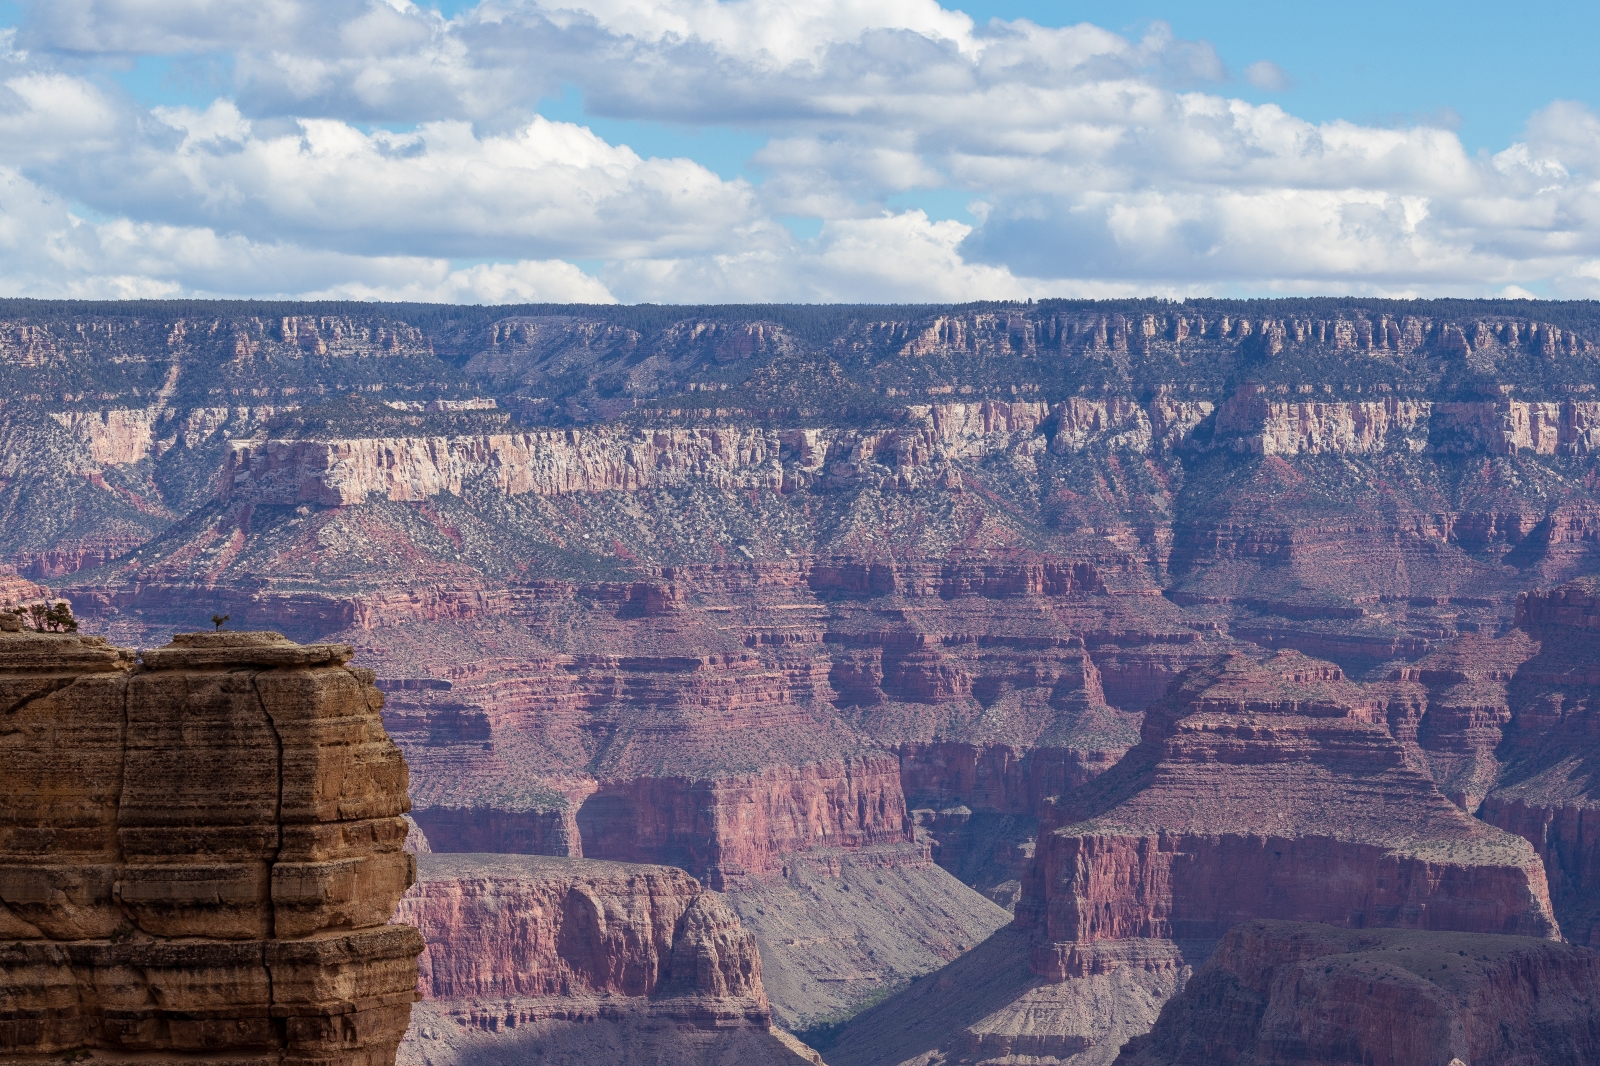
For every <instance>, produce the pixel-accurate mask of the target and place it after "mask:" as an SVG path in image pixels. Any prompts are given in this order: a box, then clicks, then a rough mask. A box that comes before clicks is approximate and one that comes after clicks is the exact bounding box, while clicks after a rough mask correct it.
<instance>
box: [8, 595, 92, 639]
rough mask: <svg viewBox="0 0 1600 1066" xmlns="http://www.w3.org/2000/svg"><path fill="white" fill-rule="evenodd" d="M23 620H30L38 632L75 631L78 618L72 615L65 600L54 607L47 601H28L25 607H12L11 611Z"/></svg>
mask: <svg viewBox="0 0 1600 1066" xmlns="http://www.w3.org/2000/svg"><path fill="white" fill-rule="evenodd" d="M10 613H12V614H14V615H19V616H21V618H22V619H23V621H25V622H32V623H33V628H34V629H36V630H38V631H39V632H40V633H76V632H77V631H78V620H77V619H76V618H73V617H72V608H71V606H69V605H68V604H67V602H66V601H65V600H62V601H60V602H58V603H57V604H56V605H55V606H54V607H52V606H50V605H49V604H48V603H30V604H28V605H27V606H26V607H13V608H12V609H11V612H10Z"/></svg>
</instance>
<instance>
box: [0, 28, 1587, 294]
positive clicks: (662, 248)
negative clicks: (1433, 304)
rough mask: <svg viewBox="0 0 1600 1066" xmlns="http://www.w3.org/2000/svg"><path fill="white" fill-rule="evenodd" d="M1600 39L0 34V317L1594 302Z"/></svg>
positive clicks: (1412, 34)
mask: <svg viewBox="0 0 1600 1066" xmlns="http://www.w3.org/2000/svg"><path fill="white" fill-rule="evenodd" d="M1597 39H1600V4H1594V3H1592V0H1591V2H1590V3H1588V4H1578V3H1565V2H1553V3H1540V4H1530V5H1509V4H1505V3H1493V4H1491V3H1485V2H1478V0H1461V2H1456V3H1450V4H1444V3H1407V2H1405V0H1399V2H1396V0H1390V2H1388V3H1382V4H1380V3H1377V2H1373V0H1343V2H1341V3H1338V4H1305V3H1278V2H1268V0H1238V2H1233V3H1226V4H1223V3H1195V2H1193V0H1189V2H1185V3H1174V2H1171V0H1085V2H1082V3H1068V2H1054V0H969V2H967V3H965V4H964V5H961V6H949V7H941V6H940V5H939V4H938V3H936V2H934V0H543V2H541V0H481V2H477V0H449V2H441V0H424V2H421V3H413V2H410V0H0V295H6V296H34V297H72V298H107V299H120V298H168V297H182V296H197V297H260V298H265V297H303V298H318V299H321V298H328V299H335V298H337V299H374V300H430V301H446V302H464V303H521V302H542V301H557V302H568V301H573V302H609V301H623V302H627V303H638V302H655V303H722V302H837V301H848V302H861V301H871V302H946V301H962V300H977V299H1029V298H1047V297H1096V298H1101V297H1118V296H1131V295H1153V296H1164V297H1170V298H1175V299H1176V298H1183V297H1186V296H1273V295H1302V294H1325V295H1369V296H1444V295H1451V296H1467V297H1478V296H1484V297H1486V296H1513V297H1530V296H1531V297H1538V298H1560V299H1572V298H1600V74H1597V73H1596V68H1595V67H1594V65H1593V61H1592V58H1591V56H1590V52H1591V51H1592V42H1593V41H1595V40H1597Z"/></svg>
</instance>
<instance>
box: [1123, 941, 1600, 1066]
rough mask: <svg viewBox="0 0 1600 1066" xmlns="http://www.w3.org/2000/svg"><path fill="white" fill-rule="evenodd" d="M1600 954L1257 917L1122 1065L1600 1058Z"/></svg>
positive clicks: (1407, 1065) (1376, 1064) (1427, 1065)
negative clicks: (1599, 1003)
mask: <svg viewBox="0 0 1600 1066" xmlns="http://www.w3.org/2000/svg"><path fill="white" fill-rule="evenodd" d="M1597 992H1600V956H1596V955H1595V954H1594V953H1593V952H1590V951H1586V950H1584V949H1582V948H1575V947H1570V946H1567V945H1563V944H1554V943H1551V942H1549V941H1545V940H1529V939H1525V938H1523V937H1506V936H1482V935H1472V934H1464V933H1420V932H1412V931H1400V930H1379V929H1364V930H1344V929H1333V928H1329V927H1328V926H1323V925H1311V924H1298V923H1291V922H1249V923H1246V924H1244V925H1241V926H1239V927H1237V928H1235V929H1233V930H1232V931H1231V932H1229V933H1228V935H1227V936H1226V937H1225V938H1224V939H1223V941H1222V943H1221V944H1220V945H1218V947H1217V950H1216V952H1215V954H1213V955H1212V957H1211V959H1210V961H1208V962H1207V963H1206V965H1205V966H1204V967H1202V968H1201V969H1200V970H1199V971H1198V972H1196V974H1195V975H1194V978H1193V979H1192V980H1191V981H1190V982H1189V984H1188V986H1187V987H1186V988H1185V989H1184V990H1183V993H1182V994H1181V995H1179V996H1178V997H1176V998H1175V999H1173V1000H1172V1001H1171V1002H1169V1003H1168V1004H1167V1005H1166V1007H1165V1008H1164V1009H1163V1010H1162V1012H1161V1017H1160V1019H1159V1020H1158V1021H1157V1022H1156V1024H1155V1028H1154V1029H1153V1030H1152V1031H1151V1032H1150V1034H1149V1035H1148V1036H1141V1037H1137V1038H1135V1039H1134V1040H1133V1041H1131V1042H1130V1043H1129V1044H1128V1045H1127V1046H1126V1047H1125V1048H1124V1049H1123V1051H1122V1054H1121V1055H1120V1056H1119V1057H1118V1058H1117V1060H1116V1061H1117V1063H1118V1064H1119V1066H1157V1064H1161V1066H1179V1064H1194V1066H1200V1064H1203V1063H1204V1064H1209V1063H1216V1062H1228V1063H1238V1064H1239V1066H1273V1064H1277V1063H1311V1064H1324V1063H1326V1064H1329V1066H1332V1064H1334V1063H1349V1062H1361V1063H1370V1064H1372V1066H1449V1064H1450V1063H1452V1062H1470V1063H1473V1064H1474V1066H1477V1064H1483V1066H1510V1064H1512V1063H1534V1062H1541V1063H1544V1062H1550V1063H1554V1062H1562V1063H1574V1064H1578V1063H1592V1062H1596V1061H1600V1010H1597V1007H1596V993H1597Z"/></svg>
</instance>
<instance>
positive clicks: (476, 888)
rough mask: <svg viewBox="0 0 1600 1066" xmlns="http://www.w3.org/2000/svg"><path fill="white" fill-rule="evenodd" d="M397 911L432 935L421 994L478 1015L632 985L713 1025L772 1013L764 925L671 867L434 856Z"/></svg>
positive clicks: (756, 1020)
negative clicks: (761, 944) (742, 916)
mask: <svg viewBox="0 0 1600 1066" xmlns="http://www.w3.org/2000/svg"><path fill="white" fill-rule="evenodd" d="M395 919H396V920H397V921H404V922H408V923H410V924H412V925H415V926H416V927H417V928H418V929H420V930H421V931H422V934H423V937H424V938H425V939H426V941H427V947H426V948H425V949H424V950H423V953H422V956H421V958H420V959H419V960H418V986H417V987H418V991H419V993H420V995H421V996H422V998H423V999H432V1000H455V1001H461V1006H462V1008H463V1009H465V1010H466V1011H468V1012H469V1015H470V1012H471V1011H473V1010H479V1009H481V1010H483V1011H484V1012H485V1017H487V1016H489V1014H491V1013H494V1012H497V1011H503V1009H504V1008H502V1007H500V1006H494V1007H490V1006H489V1005H488V1004H490V1003H491V1002H498V1001H509V1000H516V1001H525V1002H521V1003H520V1010H521V1013H522V1014H523V1015H524V1016H525V1017H524V1020H528V1019H532V1018H534V1017H539V1016H542V1017H551V1016H554V1015H556V1014H557V1012H560V1011H567V1010H576V1011H578V1012H579V1013H581V1012H582V1011H583V1010H584V1009H585V1008H584V1006H583V1004H584V1003H585V1002H586V1001H593V1000H596V999H601V998H606V997H624V998H627V999H631V1000H636V1001H638V1002H636V1003H635V1004H633V1005H632V1008H640V1009H652V1010H653V1013H656V1014H658V1015H662V1016H671V1017H674V1018H677V1019H679V1020H681V1021H683V1022H687V1023H690V1024H694V1025H699V1026H702V1027H727V1026H730V1025H742V1026H753V1027H757V1028H761V1029H765V1028H766V1027H767V1026H768V1025H769V1024H770V1023H771V1009H770V1008H769V1006H768V1004H767V999H766V993H765V992H764V991H763V990H762V987H761V959H760V956H759V955H758V953H757V952H756V946H755V938H754V936H752V935H751V934H749V933H747V932H745V931H744V930H742V929H741V928H740V925H739V919H738V917H737V916H736V915H735V914H734V913H733V912H732V911H731V910H730V909H728V907H727V906H725V905H724V904H723V903H722V902H721V901H720V900H719V899H718V898H717V897H716V896H714V895H712V894H710V893H707V892H705V891H703V890H702V889H701V888H700V886H699V884H697V883H696V882H695V880H694V879H693V878H691V877H690V876H689V875H688V874H686V873H684V872H683V871H682V870H679V869H674V868H672V867H665V866H636V865H628V864H623V863H612V862H596V861H593V860H588V859H557V858H548V857H543V856H526V855H516V856H510V855H505V856H489V855H437V854H436V855H424V856H420V857H419V859H418V880H417V884H416V885H414V886H413V887H412V888H411V890H410V891H409V892H407V893H406V895H405V897H404V898H403V899H402V900H401V902H400V905H399V907H398V909H397V910H396V912H395ZM474 1004H483V1006H482V1007H475V1006H474ZM613 1006H621V1004H614V1005H613ZM590 1009H593V1008H592V1006H591V1008H590ZM630 1009H631V1008H630ZM513 1024H515V1023H513Z"/></svg>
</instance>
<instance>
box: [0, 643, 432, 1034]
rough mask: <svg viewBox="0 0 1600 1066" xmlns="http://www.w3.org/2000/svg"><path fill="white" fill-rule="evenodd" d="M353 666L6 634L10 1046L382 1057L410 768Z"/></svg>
mask: <svg viewBox="0 0 1600 1066" xmlns="http://www.w3.org/2000/svg"><path fill="white" fill-rule="evenodd" d="M7 620H8V621H9V622H10V624H12V625H13V626H15V622H14V620H10V619H9V617H8V619H7ZM349 657H350V648H349V647H348V646H345V645H311V646H301V645H298V644H294V643H291V642H289V641H288V640H285V639H284V638H283V637H281V636H278V635H277V634H275V633H238V634H235V633H220V634H211V633H206V634H186V635H182V636H179V637H177V638H176V639H175V640H174V641H173V642H172V643H171V644H170V645H168V646H167V647H165V648H161V649H159V650H156V651H149V652H145V653H144V656H143V663H142V665H141V664H136V663H135V661H134V655H133V653H132V652H130V651H126V650H124V649H121V648H117V647H114V646H112V645H110V644H107V643H106V641H105V640H104V639H102V638H98V637H78V636H70V635H57V634H42V633H23V632H20V631H17V630H16V629H15V628H13V629H12V630H11V631H0V1057H4V1058H5V1060H6V1061H8V1062H30V1061H40V1062H44V1061H50V1060H59V1059H60V1058H61V1057H63V1056H68V1057H72V1056H78V1057H83V1056H88V1057H91V1058H95V1059H99V1058H105V1057H109V1058H110V1059H111V1060H113V1061H116V1062H128V1063H139V1062H149V1063H152V1064H153V1063H167V1062H172V1061H174V1060H175V1059H181V1060H182V1061H184V1062H194V1063H197V1064H204V1063H219V1064H220V1063H228V1064H230V1066H236V1064H237V1066H242V1064H250V1066H258V1064H259V1066H268V1064H272V1066H279V1064H283V1066H287V1064H291V1063H293V1064H303V1066H386V1064H388V1063H391V1062H393V1060H394V1055H395V1050H396V1048H397V1046H398V1045H399V1042H400V1039H401V1036H402V1035H403V1034H404V1032H405V1029H406V1025H407V1020H408V1017H409V1014H410V1010H411V1003H412V1001H413V999H414V998H415V982H416V972H417V968H416V957H417V954H418V952H419V951H421V949H422V946H423V944H422V939H421V937H420V936H419V935H418V933H417V932H416V930H415V929H413V928H411V927H408V926H405V925H392V924H389V916H390V914H391V912H392V911H393V909H394V906H395V903H396V902H397V901H398V900H399V898H400V895H401V893H403V892H404V891H405V889H406V887H407V886H408V885H409V884H410V883H411V881H412V876H413V875H412V870H413V865H412V863H413V860H412V856H410V855H409V854H406V853H405V852H403V851H402V850H401V847H402V844H403V842H404V840H405V835H406V822H405V820H404V819H403V818H402V817H401V815H402V813H403V812H404V811H405V810H406V809H407V806H408V804H407V800H406V766H405V762H404V760H403V759H402V758H401V756H400V752H399V750H398V749H396V748H395V746H394V745H393V744H392V743H391V742H390V741H389V739H388V737H387V736H386V735H385V733H384V730H383V725H382V721H381V719H380V717H379V711H380V709H381V706H382V697H381V695H380V694H379V693H378V691H377V690H376V689H375V688H374V687H373V685H372V677H371V674H370V673H368V672H366V671H362V670H358V669H353V668H350V667H347V666H345V665H344V664H345V662H346V661H347V660H348V658H349Z"/></svg>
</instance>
